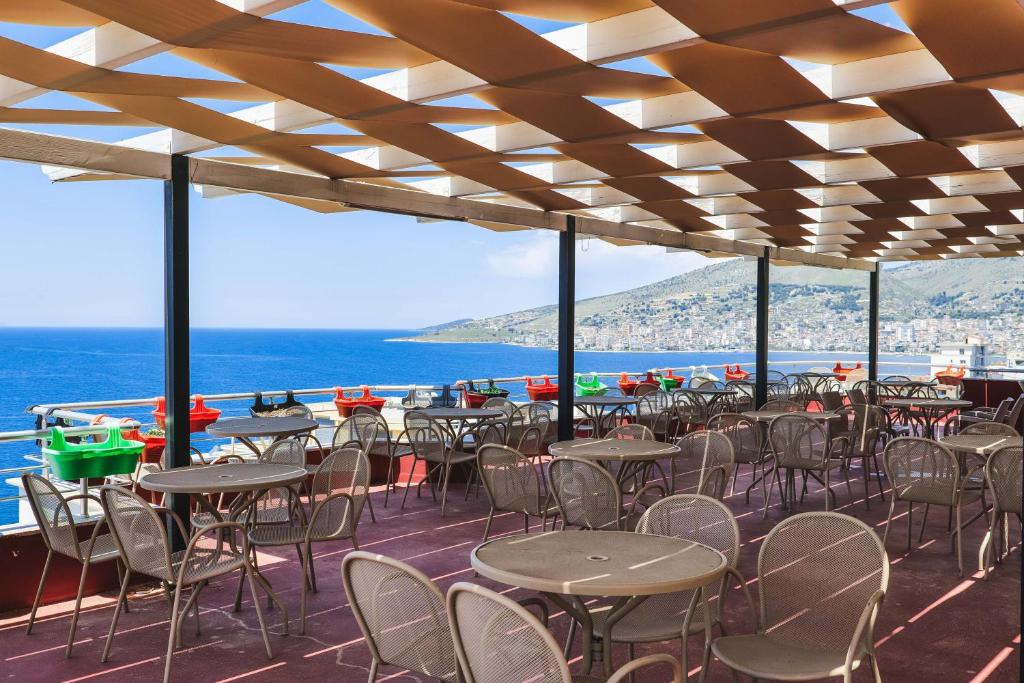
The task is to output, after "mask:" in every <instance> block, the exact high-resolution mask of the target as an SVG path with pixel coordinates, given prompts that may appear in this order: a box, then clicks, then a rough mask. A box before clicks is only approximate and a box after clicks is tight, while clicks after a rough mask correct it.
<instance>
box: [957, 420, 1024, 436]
mask: <svg viewBox="0 0 1024 683" xmlns="http://www.w3.org/2000/svg"><path fill="white" fill-rule="evenodd" d="M960 433H961V434H963V435H964V436H969V435H971V434H975V435H983V436H1020V433H1019V432H1018V431H1017V430H1016V429H1014V428H1013V427H1011V426H1010V425H1008V424H1003V423H1002V422H975V423H974V424H969V425H967V426H966V427H964V428H963V429H961V430H960Z"/></svg>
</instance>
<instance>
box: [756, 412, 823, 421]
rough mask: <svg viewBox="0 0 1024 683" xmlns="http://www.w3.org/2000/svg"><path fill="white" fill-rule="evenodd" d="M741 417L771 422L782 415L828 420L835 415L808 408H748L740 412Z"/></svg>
mask: <svg viewBox="0 0 1024 683" xmlns="http://www.w3.org/2000/svg"><path fill="white" fill-rule="evenodd" d="M742 415H743V417H745V418H747V419H749V420H753V421H754V422H771V421H772V420H774V419H775V418H777V417H781V416H782V415H799V416H800V417H809V418H811V419H812V420H821V421H826V422H827V421H828V420H829V419H830V418H833V417H835V414H834V413H818V412H814V411H810V410H748V411H746V412H744V413H742Z"/></svg>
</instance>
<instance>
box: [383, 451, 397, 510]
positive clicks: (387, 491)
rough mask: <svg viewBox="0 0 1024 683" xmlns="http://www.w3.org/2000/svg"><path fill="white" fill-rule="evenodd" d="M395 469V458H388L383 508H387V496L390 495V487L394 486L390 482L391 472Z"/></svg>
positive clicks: (390, 456) (391, 456)
mask: <svg viewBox="0 0 1024 683" xmlns="http://www.w3.org/2000/svg"><path fill="white" fill-rule="evenodd" d="M394 467H395V456H393V455H389V456H388V477H387V479H385V480H384V507H385V508H387V506H388V496H390V495H391V487H392V486H394V482H392V481H391V477H392V471H393V470H394Z"/></svg>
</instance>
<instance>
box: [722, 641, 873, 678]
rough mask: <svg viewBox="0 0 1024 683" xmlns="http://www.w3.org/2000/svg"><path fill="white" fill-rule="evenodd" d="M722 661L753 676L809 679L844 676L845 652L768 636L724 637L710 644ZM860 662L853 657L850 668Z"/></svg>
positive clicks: (855, 666)
mask: <svg viewBox="0 0 1024 683" xmlns="http://www.w3.org/2000/svg"><path fill="white" fill-rule="evenodd" d="M711 651H712V652H713V653H714V654H715V656H716V657H718V658H719V659H720V660H721V661H722V663H724V664H725V665H726V666H729V667H730V668H732V669H735V670H736V671H739V672H741V673H745V674H747V675H748V676H752V677H754V678H766V679H771V680H776V681H808V680H815V679H819V678H831V677H833V676H842V675H843V666H844V664H845V661H846V652H828V651H825V650H819V649H810V648H805V647H800V646H798V645H793V644H791V643H787V642H785V641H782V640H777V639H775V638H771V637H770V636H759V635H748V636H726V637H722V638H718V639H716V640H714V641H712V643H711ZM859 665H860V659H855V660H854V662H853V668H854V669H856V668H857V667H858V666H859Z"/></svg>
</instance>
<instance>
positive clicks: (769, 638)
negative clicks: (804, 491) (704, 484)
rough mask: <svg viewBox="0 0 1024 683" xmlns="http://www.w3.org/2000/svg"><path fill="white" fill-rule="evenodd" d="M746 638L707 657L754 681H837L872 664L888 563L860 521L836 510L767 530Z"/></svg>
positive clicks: (719, 645) (715, 644)
mask: <svg viewBox="0 0 1024 683" xmlns="http://www.w3.org/2000/svg"><path fill="white" fill-rule="evenodd" d="M757 576H758V582H757V584H758V587H759V593H760V609H759V613H758V614H755V615H754V618H755V623H756V624H757V628H756V630H755V633H754V634H752V635H742V636H722V637H720V638H716V639H715V640H714V641H712V643H711V651H712V652H713V653H714V655H715V657H717V658H718V660H719V661H720V662H722V663H723V664H725V665H726V666H728V667H729V668H730V669H732V671H733V677H734V679H735V676H736V672H739V673H743V674H746V675H748V676H751V677H753V678H754V679H755V680H781V681H807V680H815V679H821V678H832V677H840V676H841V677H842V678H843V680H844V681H847V682H848V681H851V680H852V676H853V670H854V669H856V668H858V667H859V666H860V665H861V664H862V663H863V662H864V660H868V661H870V664H871V671H872V673H873V675H874V680H875V681H880V680H881V674H880V673H879V670H878V663H877V661H876V659H875V649H874V636H873V631H874V626H875V621H876V620H877V618H878V612H879V609H880V607H881V604H882V600H883V598H884V597H885V592H886V590H887V589H888V586H889V558H888V556H887V555H886V554H885V547H884V546H883V545H882V543H881V541H879V540H878V536H877V534H875V532H874V531H872V530H871V527H869V526H868V525H867V524H865V523H864V522H862V521H860V520H858V519H855V518H853V517H850V516H848V515H843V514H839V513H835V512H808V513H804V514H800V515H794V516H793V517H790V518H789V519H787V520H785V521H783V522H780V523H779V524H778V525H777V526H776V527H775V528H773V529H772V530H771V531H770V532H769V533H768V536H766V537H765V539H764V543H762V544H761V551H760V553H759V554H758V558H757Z"/></svg>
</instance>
